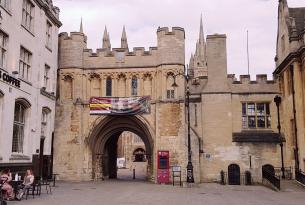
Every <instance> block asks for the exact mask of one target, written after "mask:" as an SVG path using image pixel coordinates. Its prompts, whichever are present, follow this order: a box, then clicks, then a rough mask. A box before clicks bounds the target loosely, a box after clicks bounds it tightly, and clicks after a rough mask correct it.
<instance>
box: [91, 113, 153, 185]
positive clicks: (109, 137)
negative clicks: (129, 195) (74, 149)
mask: <svg viewBox="0 0 305 205" xmlns="http://www.w3.org/2000/svg"><path fill="white" fill-rule="evenodd" d="M124 131H129V132H132V133H134V134H136V135H138V136H140V138H141V139H142V141H143V143H144V145H145V151H146V153H145V158H146V159H147V178H148V180H149V179H150V178H151V176H152V171H153V167H152V166H153V163H152V162H153V161H152V160H153V159H152V153H153V137H152V132H151V129H150V126H149V124H148V123H147V122H146V121H145V120H144V118H143V117H141V116H107V117H104V118H102V119H101V120H100V122H99V123H98V124H97V125H96V126H95V127H94V129H93V131H92V133H91V134H90V136H89V146H90V149H91V151H92V167H93V172H92V178H93V179H101V178H103V179H105V178H110V179H116V178H117V157H118V153H117V148H118V147H117V145H118V139H119V137H120V135H121V134H122V133H123V132H124Z"/></svg>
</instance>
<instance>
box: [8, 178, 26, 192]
mask: <svg viewBox="0 0 305 205" xmlns="http://www.w3.org/2000/svg"><path fill="white" fill-rule="evenodd" d="M22 183H23V180H17V181H15V180H12V181H10V184H11V185H12V187H13V189H14V193H15V196H16V194H17V191H18V186H19V185H21V184H22Z"/></svg>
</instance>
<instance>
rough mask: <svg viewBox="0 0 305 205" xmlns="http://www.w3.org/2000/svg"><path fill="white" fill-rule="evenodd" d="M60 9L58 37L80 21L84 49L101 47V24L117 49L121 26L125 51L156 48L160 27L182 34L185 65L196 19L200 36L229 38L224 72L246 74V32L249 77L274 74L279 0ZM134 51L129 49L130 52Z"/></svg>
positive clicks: (74, 0) (89, 1)
mask: <svg viewBox="0 0 305 205" xmlns="http://www.w3.org/2000/svg"><path fill="white" fill-rule="evenodd" d="M53 3H54V5H56V6H58V7H59V8H60V10H61V13H60V19H61V21H62V23H63V26H62V27H61V29H60V31H61V32H71V31H77V30H79V24H80V19H81V17H82V18H83V25H84V32H85V34H86V35H87V36H88V48H92V49H94V50H95V49H96V48H100V47H101V46H102V37H103V31H104V27H105V25H106V26H107V29H108V31H109V33H110V40H111V45H112V47H113V48H116V47H120V42H121V41H120V39H121V34H122V27H123V25H125V26H126V32H127V38H128V44H129V48H132V47H138V46H140V47H145V49H146V50H148V48H149V47H150V46H156V44H157V43H156V30H157V28H158V26H161V27H163V26H167V27H173V26H180V27H183V28H184V29H185V31H186V39H185V43H186V63H188V62H189V57H190V55H191V53H192V52H193V53H194V51H195V46H196V41H197V39H198V35H199V34H198V33H199V21H200V15H201V13H202V15H203V23H204V33H205V35H207V34H214V33H219V34H227V53H228V73H235V74H237V75H239V74H247V55H246V45H247V44H246V43H247V40H246V39H247V34H246V33H247V32H246V31H247V30H248V31H249V49H250V74H251V75H252V76H251V78H252V79H255V74H263V73H266V74H268V76H269V78H271V73H272V72H273V70H274V68H275V65H274V57H275V45H276V33H277V6H278V0H113V1H112V0H53ZM288 4H289V7H305V0H288ZM131 50H132V49H131Z"/></svg>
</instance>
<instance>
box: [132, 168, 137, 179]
mask: <svg viewBox="0 0 305 205" xmlns="http://www.w3.org/2000/svg"><path fill="white" fill-rule="evenodd" d="M132 172H133V173H132V174H133V175H132V179H136V169H135V168H134V169H133V170H132Z"/></svg>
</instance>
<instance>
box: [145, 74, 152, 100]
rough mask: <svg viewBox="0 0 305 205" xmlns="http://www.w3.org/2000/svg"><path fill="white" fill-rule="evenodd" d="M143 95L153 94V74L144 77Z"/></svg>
mask: <svg viewBox="0 0 305 205" xmlns="http://www.w3.org/2000/svg"><path fill="white" fill-rule="evenodd" d="M143 89H144V91H143V93H144V95H146V96H149V95H151V94H152V77H151V74H145V75H144V82H143Z"/></svg>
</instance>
